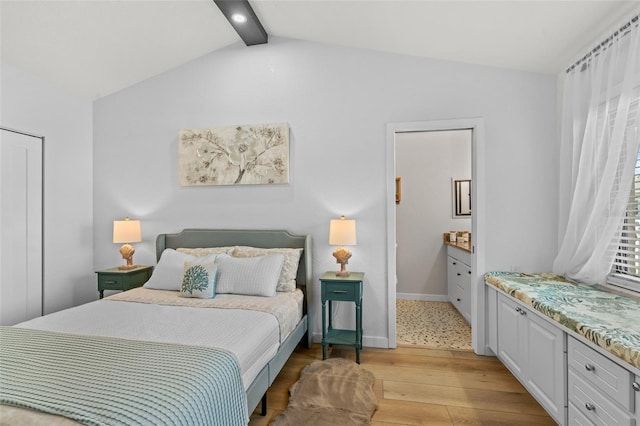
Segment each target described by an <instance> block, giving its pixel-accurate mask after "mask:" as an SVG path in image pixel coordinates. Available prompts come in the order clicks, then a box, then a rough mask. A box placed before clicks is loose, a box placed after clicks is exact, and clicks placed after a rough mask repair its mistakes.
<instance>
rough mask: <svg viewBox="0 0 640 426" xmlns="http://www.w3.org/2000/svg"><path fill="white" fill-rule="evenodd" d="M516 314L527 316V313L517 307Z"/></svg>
mask: <svg viewBox="0 0 640 426" xmlns="http://www.w3.org/2000/svg"><path fill="white" fill-rule="evenodd" d="M516 312H517V313H519V314H520V315H527V311H525V310H524V309H522V308H521V307H520V306H516Z"/></svg>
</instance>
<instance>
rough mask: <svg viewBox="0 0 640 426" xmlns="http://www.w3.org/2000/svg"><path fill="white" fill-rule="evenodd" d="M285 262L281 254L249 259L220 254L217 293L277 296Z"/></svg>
mask: <svg viewBox="0 0 640 426" xmlns="http://www.w3.org/2000/svg"><path fill="white" fill-rule="evenodd" d="M283 262H284V255H283V254H281V253H276V254H271V255H268V256H260V257H247V258H239V257H232V256H229V255H227V254H220V255H218V257H217V259H216V264H217V265H218V281H217V284H216V292H217V293H233V294H244V295H247V296H266V297H272V296H275V295H276V287H277V285H278V277H280V270H281V269H282V263H283Z"/></svg>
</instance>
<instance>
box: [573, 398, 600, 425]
mask: <svg viewBox="0 0 640 426" xmlns="http://www.w3.org/2000/svg"><path fill="white" fill-rule="evenodd" d="M569 425H570V426H595V425H594V424H593V422H592V421H591V420H589V419H588V418H587V417H586V416H585V415H583V414H582V413H581V412H580V410H578V408H577V407H576V406H575V405H573V404H572V403H569Z"/></svg>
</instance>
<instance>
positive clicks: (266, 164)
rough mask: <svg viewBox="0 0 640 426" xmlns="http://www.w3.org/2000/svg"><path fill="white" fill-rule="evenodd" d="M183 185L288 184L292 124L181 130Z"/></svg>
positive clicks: (180, 155)
mask: <svg viewBox="0 0 640 426" xmlns="http://www.w3.org/2000/svg"><path fill="white" fill-rule="evenodd" d="M178 139H179V140H178V163H179V164H178V175H179V180H180V185H183V186H191V185H275V184H286V183H289V124H288V123H276V124H251V125H239V126H223V127H211V128H206V129H180V132H179V138H178Z"/></svg>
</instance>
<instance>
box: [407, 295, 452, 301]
mask: <svg viewBox="0 0 640 426" xmlns="http://www.w3.org/2000/svg"><path fill="white" fill-rule="evenodd" d="M396 299H400V300H424V301H427V302H448V301H449V296H447V295H446V294H419V293H396Z"/></svg>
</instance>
